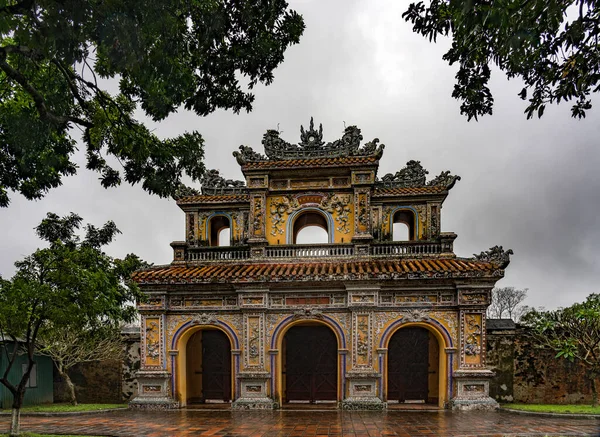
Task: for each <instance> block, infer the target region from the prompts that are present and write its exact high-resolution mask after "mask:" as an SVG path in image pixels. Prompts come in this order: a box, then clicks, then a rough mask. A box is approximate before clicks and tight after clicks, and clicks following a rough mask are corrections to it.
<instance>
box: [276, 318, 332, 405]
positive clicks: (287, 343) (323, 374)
mask: <svg viewBox="0 0 600 437" xmlns="http://www.w3.org/2000/svg"><path fill="white" fill-rule="evenodd" d="M282 346H283V363H282V365H283V369H282V376H283V387H284V402H308V403H315V402H318V401H334V402H335V401H336V400H337V394H338V388H337V382H338V375H337V368H338V360H337V339H336V336H335V334H334V333H333V331H331V329H329V328H328V327H327V326H324V325H296V326H293V327H291V328H290V329H289V330H288V331H287V332H286V333H285V336H284V338H283V345H282Z"/></svg>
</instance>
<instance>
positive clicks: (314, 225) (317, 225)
mask: <svg viewBox="0 0 600 437" xmlns="http://www.w3.org/2000/svg"><path fill="white" fill-rule="evenodd" d="M293 236H294V240H293V243H294V244H326V243H328V242H329V233H328V231H327V219H326V218H325V217H324V216H323V215H322V214H319V213H318V212H314V211H307V212H305V213H303V214H301V215H299V216H298V217H296V220H294V229H293Z"/></svg>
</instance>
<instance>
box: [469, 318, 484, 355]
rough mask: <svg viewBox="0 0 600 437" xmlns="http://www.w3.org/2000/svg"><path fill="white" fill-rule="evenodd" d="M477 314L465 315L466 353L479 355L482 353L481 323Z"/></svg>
mask: <svg viewBox="0 0 600 437" xmlns="http://www.w3.org/2000/svg"><path fill="white" fill-rule="evenodd" d="M480 317H481V316H479V315H476V314H467V315H465V323H466V327H465V354H466V355H471V356H477V355H479V354H480V353H481V333H482V331H481V325H480V323H479V318H480Z"/></svg>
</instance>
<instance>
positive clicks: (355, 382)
mask: <svg viewBox="0 0 600 437" xmlns="http://www.w3.org/2000/svg"><path fill="white" fill-rule="evenodd" d="M380 376H381V375H380V374H379V373H374V372H356V371H354V372H352V371H351V372H348V373H347V374H346V380H347V381H348V387H349V396H348V397H347V398H346V399H344V400H343V401H342V402H341V404H340V407H341V408H342V410H384V409H386V408H387V403H385V402H383V401H382V400H381V399H380V398H379V397H378V396H377V380H378V378H379V377H380Z"/></svg>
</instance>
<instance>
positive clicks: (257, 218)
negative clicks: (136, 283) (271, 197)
mask: <svg viewBox="0 0 600 437" xmlns="http://www.w3.org/2000/svg"><path fill="white" fill-rule="evenodd" d="M253 213H254V219H253V221H252V229H253V231H254V236H257V237H258V236H262V235H263V223H264V214H263V200H262V198H261V197H255V198H254V210H253Z"/></svg>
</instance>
